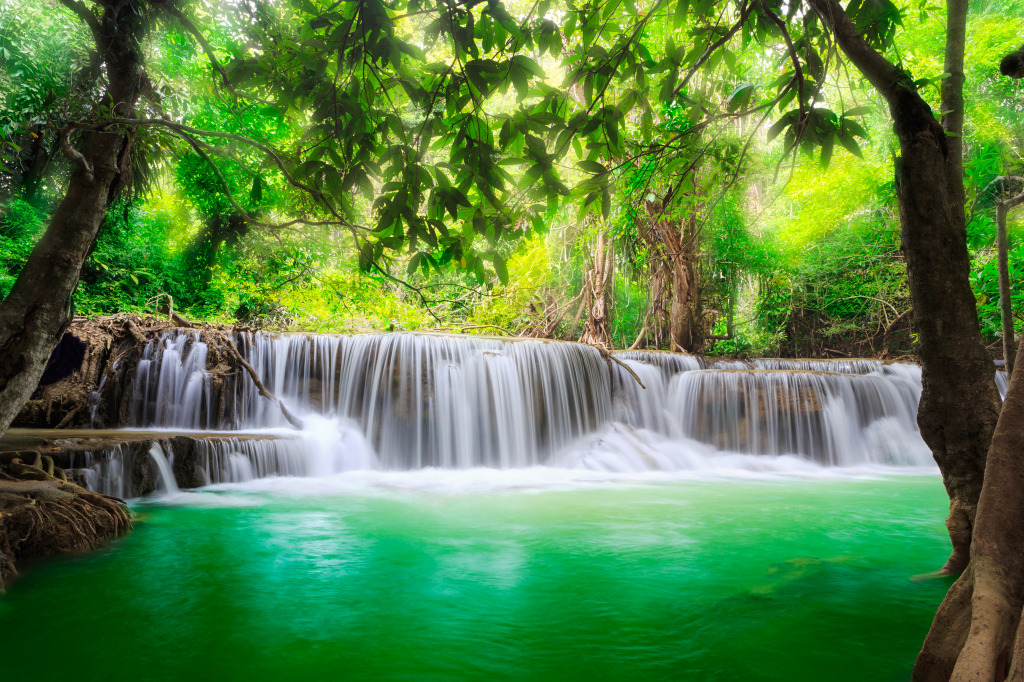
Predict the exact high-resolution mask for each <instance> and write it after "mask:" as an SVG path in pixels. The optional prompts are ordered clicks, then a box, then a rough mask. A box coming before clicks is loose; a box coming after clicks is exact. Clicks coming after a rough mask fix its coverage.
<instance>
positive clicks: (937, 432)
mask: <svg viewBox="0 0 1024 682" xmlns="http://www.w3.org/2000/svg"><path fill="white" fill-rule="evenodd" d="M809 2H810V4H811V6H812V7H813V8H814V9H815V10H816V11H817V13H818V15H819V16H820V17H821V18H822V20H823V21H824V22H825V23H826V24H827V25H828V26H829V27H830V28H831V29H832V31H833V33H834V35H835V38H836V41H837V43H838V44H839V46H840V47H841V48H842V50H843V52H844V53H845V54H846V55H847V57H848V58H849V59H850V61H851V62H853V64H854V65H855V66H856V67H857V68H858V69H859V70H860V71H861V73H863V74H864V75H865V77H867V79H868V80H869V81H870V82H871V84H872V85H873V86H874V87H875V88H876V89H877V90H878V91H879V93H880V94H881V95H882V96H883V97H884V98H885V100H886V102H887V103H888V105H889V111H890V113H891V115H892V119H893V124H894V129H895V132H896V136H897V138H898V139H899V145H900V153H901V158H900V159H898V160H897V163H896V191H897V197H898V200H899V206H900V222H901V228H902V232H901V242H902V247H903V253H904V256H905V257H906V259H907V277H908V280H909V284H910V294H911V300H912V302H913V310H914V313H913V314H914V326H915V328H916V329H917V332H918V342H919V343H918V355H919V356H920V358H921V365H922V381H923V391H922V395H921V404H920V407H919V410H918V425H919V426H920V428H921V435H922V436H923V437H924V440H925V442H926V443H927V444H928V446H929V447H930V448H931V451H932V454H933V456H934V457H935V461H936V462H937V463H938V465H939V469H940V470H941V471H942V478H943V483H944V484H945V486H946V491H947V493H948V494H949V498H950V511H949V517H948V518H947V521H946V525H947V528H948V530H949V534H950V540H951V542H952V545H953V549H952V553H951V555H950V557H949V559H948V561H947V562H946V565H945V566H944V567H943V570H944V571H945V572H948V573H958V572H960V571H962V570H963V569H964V568H965V566H966V565H967V562H968V558H969V551H970V545H971V535H972V529H973V527H974V523H975V515H976V512H977V504H978V497H979V495H980V493H981V487H982V479H983V476H984V472H985V456H986V452H987V449H988V445H989V443H990V442H991V440H992V433H993V430H994V428H995V424H996V420H997V418H998V415H999V409H1000V403H999V395H998V393H997V391H996V388H995V383H994V380H993V374H994V373H993V371H992V361H991V360H990V358H989V357H988V355H987V353H986V352H985V349H984V347H983V346H982V343H981V332H980V328H979V324H978V315H977V307H976V303H975V299H974V294H973V293H972V291H971V287H970V282H969V278H968V277H969V273H970V257H969V254H968V251H967V229H966V220H965V215H964V204H963V199H962V197H963V188H962V184H963V179H962V175H961V173H960V170H959V169H960V164H959V163H958V162H957V161H956V159H951V158H950V157H951V151H950V146H949V139H950V138H949V137H948V136H947V135H946V131H945V130H943V128H942V126H941V125H940V124H939V122H938V121H937V120H936V118H935V116H934V115H933V113H932V111H931V109H930V108H929V107H928V105H927V104H926V103H925V102H924V100H923V99H922V98H921V97H920V96H919V95H918V94H917V93H916V91H915V89H914V86H913V84H912V83H911V82H910V78H909V77H908V76H907V75H906V74H905V73H904V72H903V71H902V70H900V69H899V68H898V67H896V66H895V65H894V64H892V63H891V62H889V61H888V60H886V59H885V58H884V57H882V56H881V55H880V54H879V53H877V52H876V51H875V50H874V49H872V48H871V47H870V46H869V45H868V44H867V42H865V41H864V39H863V38H862V37H861V36H860V35H859V34H858V33H857V31H856V29H855V28H854V26H853V23H852V22H851V21H850V18H849V16H847V15H846V13H845V12H844V11H843V9H842V7H841V6H840V5H839V3H838V2H837V1H836V0H809ZM962 9H965V8H962Z"/></svg>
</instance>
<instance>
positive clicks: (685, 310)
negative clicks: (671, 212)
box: [642, 201, 704, 353]
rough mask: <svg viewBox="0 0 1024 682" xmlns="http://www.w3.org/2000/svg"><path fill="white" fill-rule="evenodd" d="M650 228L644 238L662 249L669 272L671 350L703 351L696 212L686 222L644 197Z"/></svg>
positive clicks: (658, 249)
mask: <svg viewBox="0 0 1024 682" xmlns="http://www.w3.org/2000/svg"><path fill="white" fill-rule="evenodd" d="M644 207H645V208H646V210H647V214H648V216H649V220H650V229H649V230H645V231H644V232H643V233H642V234H643V239H644V241H645V242H647V243H648V245H650V246H651V247H653V248H655V249H656V250H657V251H659V252H660V253H662V259H663V260H664V263H665V267H666V269H667V270H668V273H669V282H670V287H671V291H670V295H671V303H670V305H669V320H668V343H669V350H672V351H685V352H687V353H696V352H700V350H701V348H702V347H703V344H704V334H703V321H702V315H701V312H700V305H701V304H700V296H699V294H700V292H699V288H698V282H697V277H696V275H697V270H696V268H695V267H694V263H695V261H696V259H697V234H696V233H697V216H696V214H695V213H691V214H690V217H689V218H688V219H687V220H686V221H685V222H683V223H676V222H675V221H674V220H671V219H669V218H666V217H664V210H665V209H664V205H663V203H662V202H660V201H645V202H644Z"/></svg>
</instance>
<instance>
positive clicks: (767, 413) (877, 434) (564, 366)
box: [126, 330, 930, 469]
mask: <svg viewBox="0 0 1024 682" xmlns="http://www.w3.org/2000/svg"><path fill="white" fill-rule="evenodd" d="M235 344H236V346H237V347H238V348H239V349H240V351H241V353H242V355H243V356H244V357H245V359H246V360H247V361H248V362H249V364H250V365H251V366H252V367H253V369H254V370H255V371H256V373H257V374H258V375H259V377H260V378H261V379H262V381H263V383H264V384H265V386H266V388H267V389H268V390H269V391H270V392H271V393H273V394H274V395H276V396H278V397H279V398H281V399H282V400H283V401H284V402H285V403H286V404H287V405H288V407H289V408H290V409H291V410H292V411H293V412H295V413H297V414H303V415H322V416H324V417H329V418H333V419H335V420H341V421H343V422H346V423H347V424H349V425H351V426H353V427H355V428H357V429H358V430H359V431H361V432H362V434H363V436H364V437H365V440H366V442H367V444H368V446H369V447H370V448H371V449H372V451H373V453H374V456H375V460H374V461H375V465H376V466H380V467H382V468H385V469H418V468H423V467H445V468H467V467H474V466H486V467H496V468H510V467H525V466H533V465H540V464H549V463H565V462H573V461H576V460H574V457H573V454H572V453H573V452H574V451H575V450H574V449H576V450H579V448H581V447H590V446H589V445H586V446H584V445H581V444H584V443H591V444H592V440H593V438H594V437H595V436H599V435H600V434H602V433H607V432H608V429H613V430H615V431H616V432H622V429H627V430H629V431H630V432H632V433H634V434H636V437H635V438H634V437H630V438H625V439H623V438H619V439H617V440H616V441H615V442H627V441H628V442H637V443H640V442H643V443H647V444H650V443H654V442H657V448H658V449H659V453H661V454H659V455H658V457H657V458H656V459H657V461H658V462H661V464H658V465H657V466H654V465H651V466H653V468H665V466H666V465H665V464H664V462H666V461H671V460H672V458H673V456H672V455H671V454H669V455H664V452H665V451H666V448H667V449H668V450H671V448H672V447H674V445H673V444H675V445H678V446H679V447H686V446H687V444H699V445H700V446H701V447H703V448H705V449H707V446H711V448H714V449H717V450H718V451H726V452H729V453H740V454H745V455H769V456H781V455H795V456H798V457H800V458H802V459H808V460H812V461H814V462H817V463H819V464H822V465H840V466H848V465H856V464H899V465H925V464H928V463H929V462H930V458H929V456H928V451H927V448H926V447H925V446H924V443H923V442H922V441H921V438H920V435H919V433H918V431H917V424H916V411H917V401H918V399H919V397H920V390H921V376H920V369H919V368H917V367H916V366H914V365H907V364H887V363H885V362H882V361H877V360H853V361H843V360H778V359H758V360H750V361H719V362H711V361H708V360H706V359H702V358H698V357H694V356H688V355H683V354H678V353H667V352H658V351H622V352H618V353H615V355H614V356H613V357H614V359H615V362H612V361H611V360H607V359H605V358H603V357H602V356H601V354H600V353H599V352H598V351H597V350H596V349H595V348H593V347H590V346H587V345H583V344H576V343H564V342H552V341H540V340H532V339H497V338H487V337H473V336H454V335H442V334H422V333H394V334H366V335H356V336H340V335H312V334H265V333H255V334H252V333H243V334H238V335H237V336H236V340H235ZM211 358H212V356H211ZM214 362H215V360H213V359H209V360H208V348H207V344H206V342H205V341H204V340H203V336H202V333H201V332H198V331H191V330H188V331H186V330H178V331H173V332H169V333H167V334H165V335H164V336H162V337H160V338H159V339H158V340H155V341H153V342H151V343H150V344H149V345H148V346H147V347H146V349H145V350H144V352H143V354H142V358H141V359H140V361H139V364H138V367H137V369H136V371H135V372H134V380H133V383H132V385H131V387H130V389H129V390H128V392H127V394H126V397H127V399H128V400H129V401H130V407H129V409H128V410H127V412H126V414H127V415H128V418H127V420H128V422H129V425H131V426H136V427H173V428H177V429H258V428H266V427H282V426H286V422H285V420H284V418H283V416H282V414H281V410H280V409H279V407H278V406H277V405H276V404H275V403H274V402H273V401H271V400H267V399H265V398H263V397H261V396H260V394H259V392H258V390H257V388H256V386H255V385H254V383H253V382H252V381H251V380H250V379H249V378H248V376H246V375H245V374H244V373H242V372H233V371H231V372H229V371H225V369H224V368H223V367H221V366H218V367H213V368H209V367H207V365H208V364H213V363H214ZM322 421H323V420H322V419H321V420H320V422H322ZM320 422H318V423H320ZM617 447H618V446H617ZM629 456H630V457H634V458H635V457H636V453H631V454H630V455H629ZM648 459H650V458H648ZM580 461H582V460H580Z"/></svg>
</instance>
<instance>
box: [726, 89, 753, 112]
mask: <svg viewBox="0 0 1024 682" xmlns="http://www.w3.org/2000/svg"><path fill="white" fill-rule="evenodd" d="M753 94H754V84H753V83H740V84H739V85H737V86H736V88H735V89H734V90H733V91H732V94H730V95H729V99H728V100H727V101H726V109H727V110H728V111H729V112H730V113H732V112H734V111H736V110H738V109H746V108H747V107H748V106H750V99H751V97H752V96H753Z"/></svg>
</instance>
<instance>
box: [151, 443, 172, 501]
mask: <svg viewBox="0 0 1024 682" xmlns="http://www.w3.org/2000/svg"><path fill="white" fill-rule="evenodd" d="M149 456H150V457H151V458H152V459H153V462H154V463H155V464H156V469H157V471H158V472H160V483H161V484H162V485H163V487H164V490H163V492H164V494H165V495H171V494H173V493H176V492H178V482H177V481H175V480H174V474H173V473H172V472H171V464H170V462H168V461H167V457H166V455H164V449H163V448H162V447H160V444H159V443H153V446H152V447H151V448H150V449H149Z"/></svg>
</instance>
